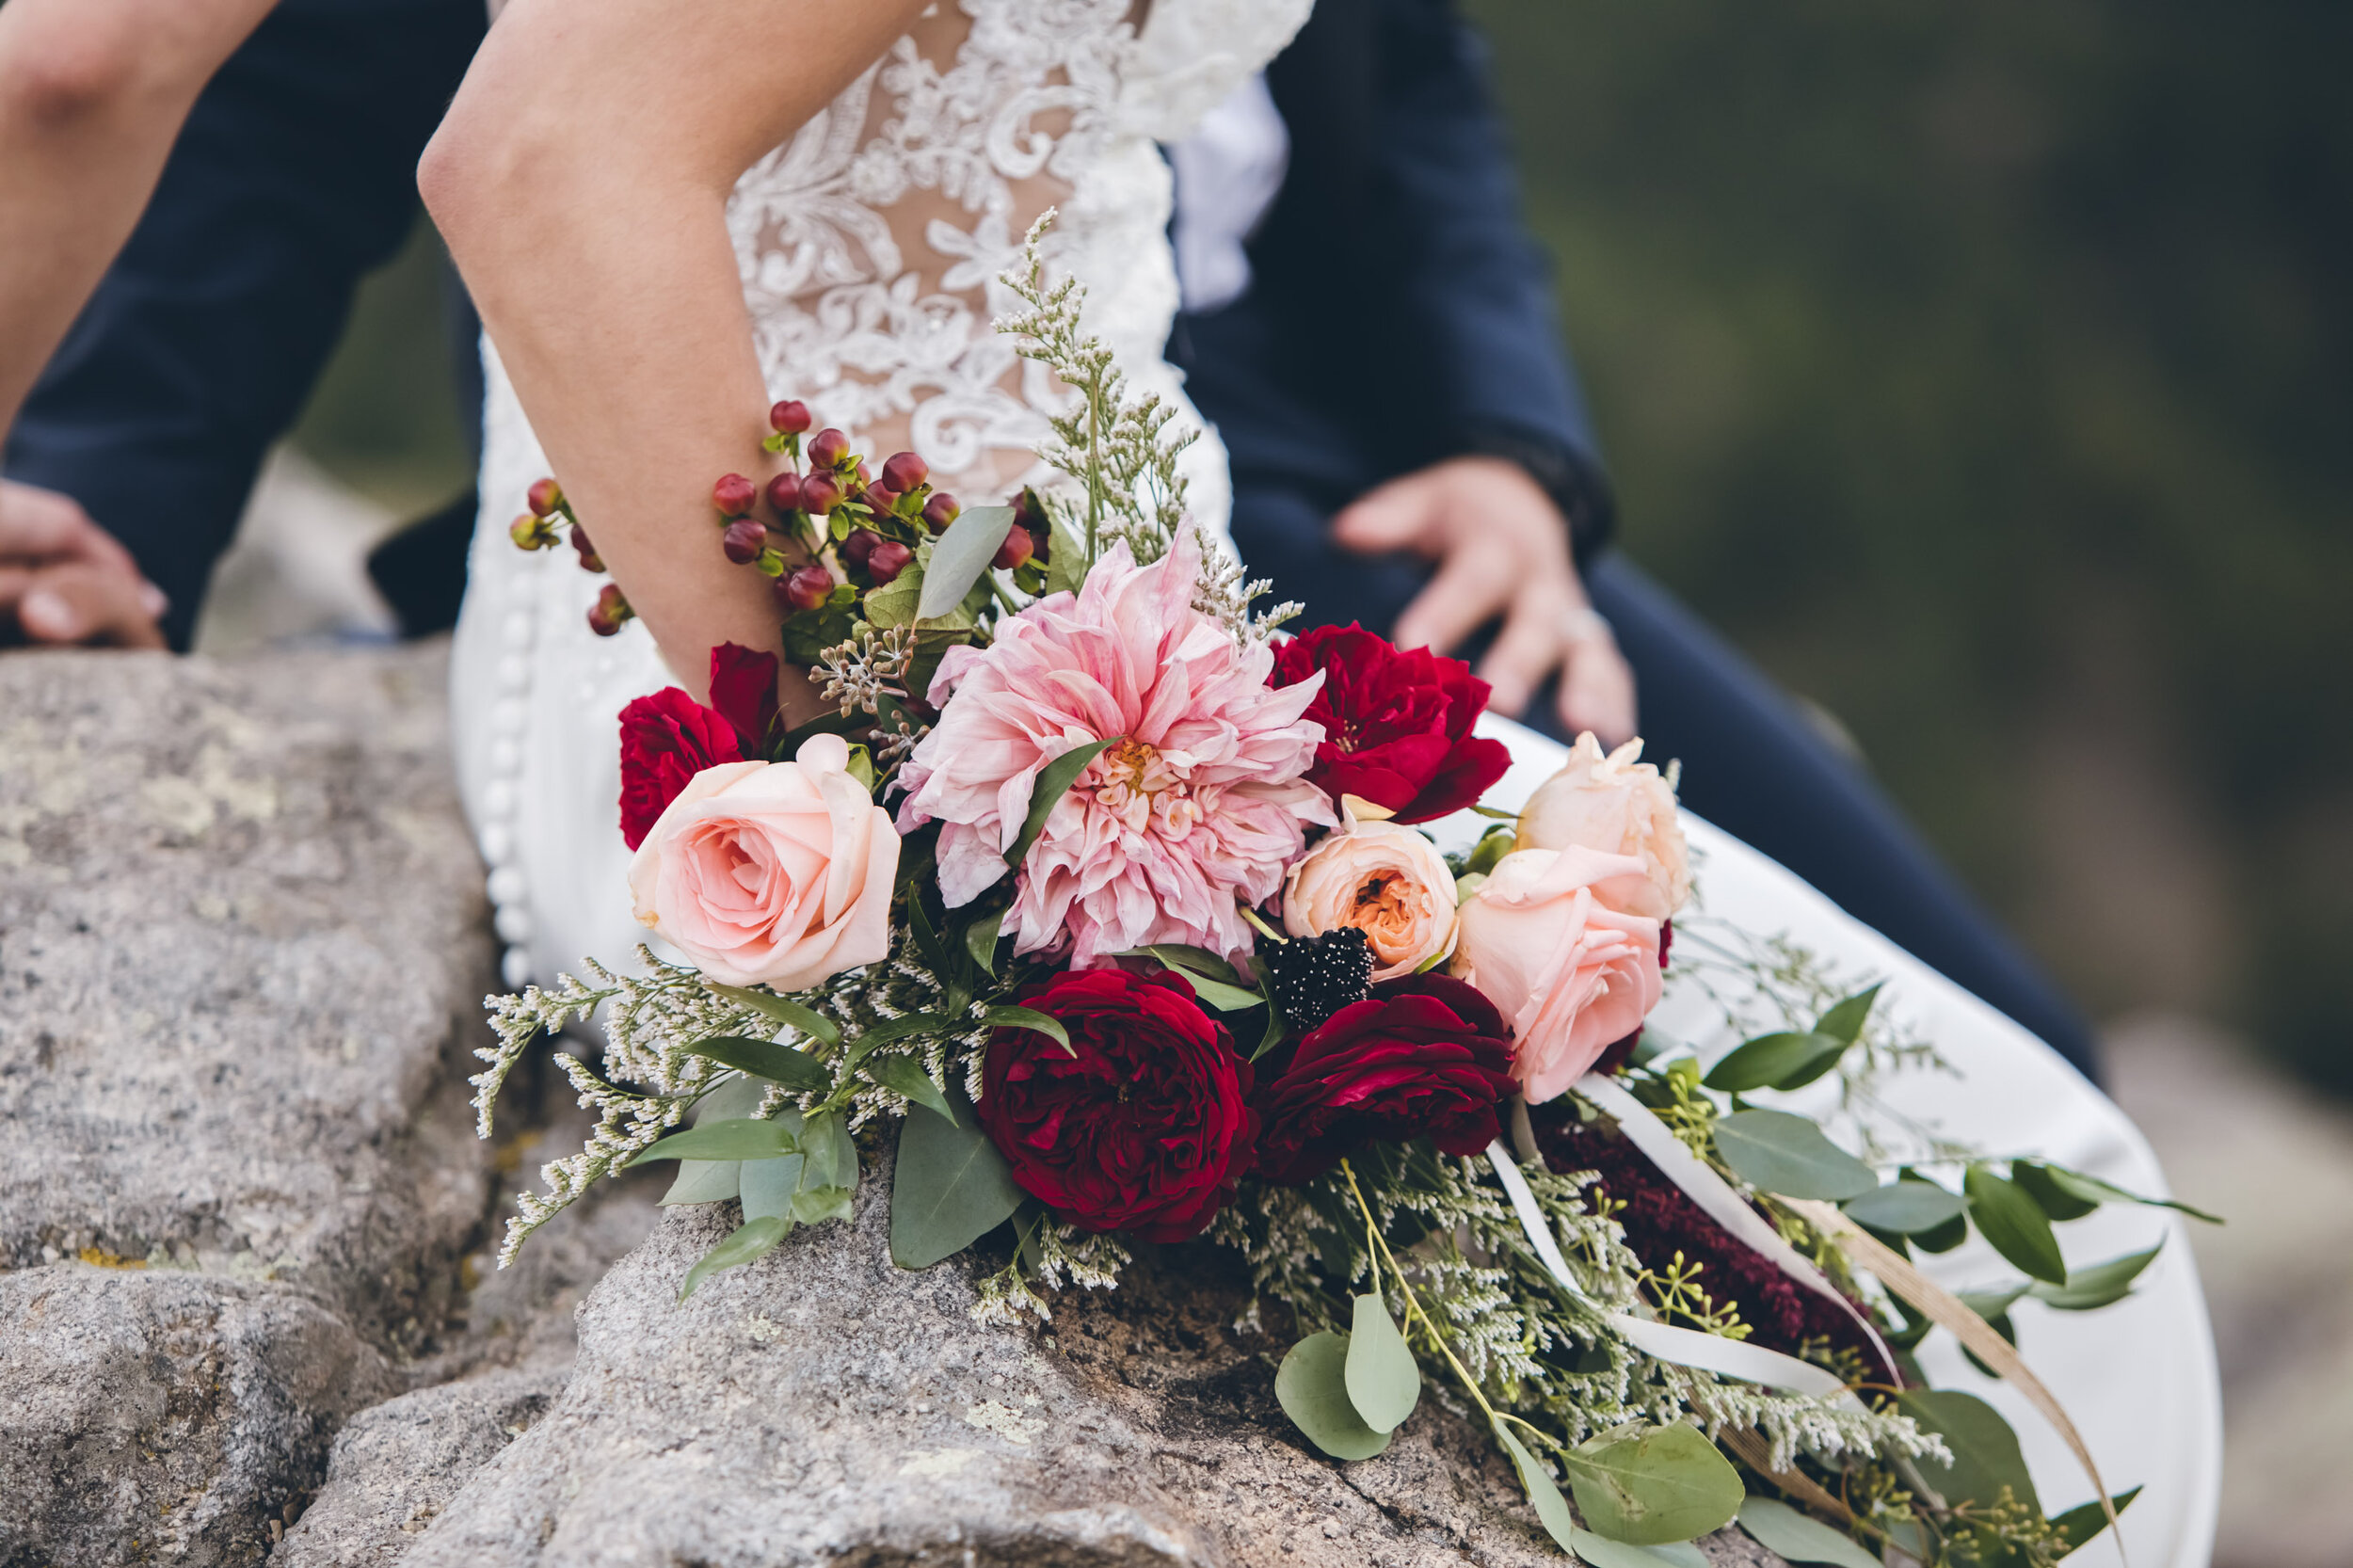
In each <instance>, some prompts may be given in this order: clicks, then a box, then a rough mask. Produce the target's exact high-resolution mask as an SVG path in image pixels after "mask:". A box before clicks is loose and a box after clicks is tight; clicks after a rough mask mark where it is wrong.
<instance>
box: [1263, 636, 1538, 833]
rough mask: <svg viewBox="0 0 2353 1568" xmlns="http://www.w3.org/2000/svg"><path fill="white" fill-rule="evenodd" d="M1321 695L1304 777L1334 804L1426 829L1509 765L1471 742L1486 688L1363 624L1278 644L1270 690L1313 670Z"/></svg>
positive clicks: (1457, 666) (1492, 748)
mask: <svg viewBox="0 0 2353 1568" xmlns="http://www.w3.org/2000/svg"><path fill="white" fill-rule="evenodd" d="M1319 670H1321V671H1322V672H1323V690H1322V692H1321V694H1319V695H1318V696H1317V697H1316V699H1315V701H1314V702H1313V703H1311V704H1310V705H1309V706H1308V709H1307V713H1306V716H1307V717H1308V718H1311V719H1314V720H1315V721H1316V722H1317V723H1319V724H1321V725H1322V726H1323V744H1321V746H1319V747H1318V748H1317V749H1316V765H1315V766H1314V767H1313V768H1311V769H1309V770H1308V773H1307V776H1308V778H1309V779H1310V780H1312V781H1313V782H1314V783H1316V784H1318V785H1320V786H1321V788H1322V790H1323V792H1324V793H1326V794H1328V795H1330V796H1331V797H1332V798H1333V800H1335V801H1337V800H1338V799H1339V798H1340V796H1342V795H1344V794H1346V795H1357V796H1361V797H1362V798H1364V799H1366V800H1369V801H1371V802H1372V803H1373V804H1374V805H1376V806H1385V807H1387V808H1389V809H1390V810H1392V811H1394V812H1396V813H1397V820H1398V821H1400V822H1406V823H1417V822H1429V821H1431V820H1432V819H1433V818H1436V817H1443V816H1445V815H1446V814H1447V813H1448V812H1449V811H1459V810H1461V809H1462V808H1464V807H1465V806H1468V805H1470V804H1471V803H1472V802H1473V801H1476V800H1477V799H1478V798H1479V797H1480V796H1481V794H1482V793H1484V792H1486V788H1487V786H1488V785H1490V784H1493V783H1494V782H1495V781H1496V780H1497V779H1498V778H1501V777H1502V776H1503V771H1504V769H1506V768H1508V767H1510V766H1511V765H1512V753H1511V751H1510V749H1509V748H1507V747H1506V746H1505V745H1504V744H1503V743H1502V742H1500V741H1485V740H1478V739H1474V738H1473V737H1472V735H1471V725H1472V723H1473V722H1474V721H1475V720H1476V719H1477V718H1478V717H1479V715H1480V713H1481V711H1482V710H1484V709H1485V708H1486V706H1487V683H1486V682H1485V681H1484V680H1480V679H1479V678H1478V677H1477V676H1475V675H1473V674H1471V671H1470V666H1469V665H1468V664H1465V663H1463V661H1461V660H1460V659H1445V658H1441V657H1439V656H1438V655H1437V654H1435V653H1433V652H1431V651H1430V650H1429V649H1428V648H1414V649H1412V650H1410V651H1407V650H1404V649H1401V648H1396V647H1394V646H1393V645H1392V644H1391V643H1390V642H1389V641H1388V639H1387V638H1385V637H1382V636H1379V635H1376V634H1375V633H1373V632H1368V631H1366V630H1365V629H1364V628H1363V627H1361V626H1356V625H1353V624H1352V625H1349V626H1319V627H1317V628H1316V629H1315V630H1313V631H1311V632H1302V633H1300V634H1299V635H1298V636H1296V637H1294V638H1292V639H1291V640H1290V641H1289V642H1288V643H1286V644H1284V645H1283V647H1282V648H1280V649H1278V650H1277V651H1276V653H1275V655H1274V674H1273V677H1272V678H1271V680H1272V683H1273V684H1274V685H1277V686H1291V685H1296V684H1297V683H1298V682H1300V681H1302V680H1306V679H1307V678H1308V677H1310V676H1312V675H1314V674H1315V673H1316V672H1317V671H1319Z"/></svg>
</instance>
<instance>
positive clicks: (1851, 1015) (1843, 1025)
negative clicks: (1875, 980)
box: [1814, 981, 1886, 1046]
mask: <svg viewBox="0 0 2353 1568" xmlns="http://www.w3.org/2000/svg"><path fill="white" fill-rule="evenodd" d="M1883 984H1886V983H1885V982H1884V981H1882V982H1881V985H1883ZM1879 996H1880V986H1879V985H1874V986H1872V987H1871V988H1870V989H1869V990H1867V991H1857V992H1856V993H1855V994H1854V995H1853V996H1850V997H1849V998H1847V999H1846V1000H1844V1001H1841V1002H1838V1003H1836V1004H1835V1005H1833V1007H1832V1008H1831V1010H1830V1011H1829V1012H1827V1013H1825V1014H1823V1015H1822V1016H1821V1021H1820V1022H1818V1023H1817V1024H1816V1025H1815V1026H1814V1032H1815V1033H1817V1034H1827V1035H1829V1036H1830V1037H1831V1038H1832V1039H1833V1040H1837V1041H1839V1042H1841V1043H1843V1044H1846V1045H1849V1046H1851V1045H1853V1044H1854V1043H1855V1041H1857V1040H1859V1039H1861V1038H1862V1036H1863V1022H1864V1020H1865V1018H1868V1017H1869V1016H1871V1004H1872V1003H1873V1002H1875V1001H1877V1000H1879Z"/></svg>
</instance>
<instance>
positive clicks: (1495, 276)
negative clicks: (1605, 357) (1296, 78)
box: [1364, 0, 1612, 559]
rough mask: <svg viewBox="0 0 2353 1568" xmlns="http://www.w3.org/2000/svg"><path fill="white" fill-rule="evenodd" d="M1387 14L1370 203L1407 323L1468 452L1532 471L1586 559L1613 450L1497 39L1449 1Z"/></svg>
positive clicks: (1453, 434) (1389, 6) (1378, 58)
mask: <svg viewBox="0 0 2353 1568" xmlns="http://www.w3.org/2000/svg"><path fill="white" fill-rule="evenodd" d="M1370 3H1371V4H1373V5H1375V6H1376V7H1377V8H1378V21H1377V29H1378V31H1377V37H1376V40H1375V43H1374V55H1375V69H1376V72H1377V81H1378V91H1377V96H1376V100H1375V108H1374V111H1373V114H1374V125H1373V127H1372V130H1373V147H1372V155H1371V161H1370V168H1369V169H1368V170H1367V173H1368V175H1369V181H1368V184H1369V191H1368V196H1369V208H1370V210H1369V212H1367V213H1366V214H1365V215H1364V216H1365V217H1366V218H1367V219H1368V220H1369V221H1368V223H1367V230H1368V232H1369V234H1370V236H1372V243H1373V244H1374V245H1375V246H1376V247H1378V248H1386V249H1388V250H1389V257H1388V259H1387V264H1386V266H1387V270H1389V271H1390V275H1391V278H1390V281H1391V287H1390V291H1389V292H1390V293H1391V296H1392V297H1393V298H1395V299H1396V301H1397V303H1398V307H1399V315H1398V318H1397V319H1398V320H1399V321H1400V323H1401V325H1403V326H1404V327H1406V328H1408V329H1409V330H1411V331H1412V332H1413V333H1415V335H1416V336H1417V339H1418V340H1419V342H1418V344H1417V347H1418V350H1419V352H1418V354H1417V358H1418V359H1419V360H1420V361H1421V365H1422V369H1423V374H1424V376H1426V377H1427V382H1428V386H1427V392H1426V394H1425V396H1426V401H1427V402H1428V403H1429V404H1430V406H1431V407H1432V408H1433V409H1434V411H1435V412H1436V413H1437V415H1438V417H1439V418H1440V420H1441V421H1442V423H1443V424H1445V425H1446V426H1447V431H1446V434H1447V436H1448V437H1449V440H1450V441H1451V442H1452V444H1454V445H1455V446H1457V448H1458V449H1461V450H1472V451H1489V452H1494V453H1496V454H1497V455H1498V456H1507V457H1511V458H1513V459H1514V460H1516V461H1519V462H1521V463H1523V464H1524V465H1525V466H1527V467H1528V468H1529V471H1530V472H1533V473H1534V474H1535V475H1536V477H1537V478H1538V479H1539V480H1540V481H1542V482H1543V483H1544V484H1545V488H1546V489H1547V490H1548V491H1549V492H1550V493H1551V494H1552V495H1553V498H1554V500H1555V501H1556V502H1557V503H1559V504H1561V510H1562V512H1563V513H1564V514H1565V515H1566V516H1567V517H1568V519H1569V520H1570V524H1571V527H1572V530H1573V532H1574V536H1575V539H1576V543H1577V555H1578V557H1579V558H1580V559H1583V558H1586V557H1589V556H1590V555H1592V553H1593V552H1594V551H1595V550H1597V549H1598V548H1599V547H1600V545H1601V544H1602V542H1603V541H1604V539H1605V538H1606V537H1607V536H1608V534H1609V529H1610V526H1611V512H1612V508H1611V502H1610V495H1609V485H1608V482H1607V480H1606V478H1605V477H1604V472H1603V469H1602V465H1601V460H1600V453H1599V448H1598V444H1597V443H1596V442H1595V440H1594V439H1593V425H1592V421H1591V418H1590V416H1589V415H1588V413H1587V411H1586V408H1585V401H1584V397H1583V394H1582V392H1580V390H1579V388H1578V386H1577V378H1576V375H1575V373H1574V371H1572V369H1571V368H1570V366H1569V362H1568V360H1567V358H1566V356H1565V354H1564V353H1563V352H1562V350H1561V333H1560V327H1559V323H1558V321H1557V319H1556V318H1555V315H1554V311H1553V301H1552V288H1551V281H1550V277H1549V266H1548V264H1547V262H1546V259H1545V256H1544V254H1543V252H1542V251H1541V250H1540V249H1539V248H1537V246H1536V244H1535V242H1534V241H1533V240H1532V239H1531V238H1530V236H1529V233H1528V231H1527V228H1526V226H1525V225H1524V223H1523V222H1522V220H1521V216H1520V208H1519V192H1518V188H1517V182H1516V181H1515V179H1514V178H1513V166H1512V157H1511V152H1510V149H1509V147H1508V146H1507V145H1506V140H1505V136H1504V132H1503V127H1502V124H1501V121H1500V120H1499V118H1498V117H1497V112H1496V109H1495V105H1494V102H1493V98H1492V96H1491V94H1490V91H1489V87H1488V80H1487V65H1486V52H1485V46H1484V44H1483V42H1482V41H1481V40H1480V39H1479V38H1478V37H1477V35H1475V34H1474V33H1473V32H1472V31H1471V30H1470V29H1469V28H1468V27H1467V26H1465V24H1463V22H1462V21H1461V20H1460V19H1459V18H1458V17H1457V16H1456V15H1455V14H1454V8H1453V6H1452V5H1451V4H1450V3H1449V0H1370Z"/></svg>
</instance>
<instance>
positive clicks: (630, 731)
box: [621, 686, 744, 851]
mask: <svg viewBox="0 0 2353 1568" xmlns="http://www.w3.org/2000/svg"><path fill="white" fill-rule="evenodd" d="M743 760H744V752H743V748H742V747H741V746H739V745H738V744H736V734H735V728H734V726H732V725H730V724H728V721H727V720H726V719H724V718H721V717H720V716H719V715H718V714H717V713H715V712H712V710H710V709H708V708H706V707H704V706H703V705H702V704H701V703H699V702H696V700H695V699H694V698H693V697H691V696H687V695H686V694H685V693H684V692H682V691H680V690H679V688H677V687H676V686H664V688H663V689H662V690H660V691H658V692H656V693H654V694H653V695H652V696H641V697H639V698H638V699H637V700H636V701H634V702H632V703H631V704H630V705H629V706H628V707H626V708H624V709H622V710H621V841H622V842H624V843H626V844H628V845H629V847H630V848H631V850H632V851H634V850H635V849H636V848H637V846H638V845H639V844H642V843H644V842H645V841H646V835H647V834H648V833H649V832H651V831H652V830H653V824H655V823H656V822H657V821H659V820H660V818H661V816H662V813H663V812H664V811H665V810H667V809H669V806H670V802H672V801H674V800H676V799H677V798H678V794H679V792H680V790H683V789H685V788H686V781H687V780H688V779H690V778H692V777H694V776H696V774H698V773H700V772H702V771H703V769H705V768H709V767H716V766H717V765H718V764H719V763H721V762H741V761H743Z"/></svg>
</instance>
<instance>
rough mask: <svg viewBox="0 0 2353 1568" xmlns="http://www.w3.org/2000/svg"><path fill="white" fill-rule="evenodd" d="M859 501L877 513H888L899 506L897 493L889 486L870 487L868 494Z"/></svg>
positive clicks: (868, 487)
mask: <svg viewBox="0 0 2353 1568" xmlns="http://www.w3.org/2000/svg"><path fill="white" fill-rule="evenodd" d="M858 499H859V500H860V501H863V502H865V503H866V504H868V505H869V506H872V508H873V509H874V510H875V511H877V512H888V510H890V509H891V508H892V507H893V506H896V505H897V504H899V497H898V494H897V492H895V491H894V490H892V489H891V488H890V487H889V486H888V485H869V486H867V487H866V492H865V493H864V494H863V495H861V496H859V497H858Z"/></svg>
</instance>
